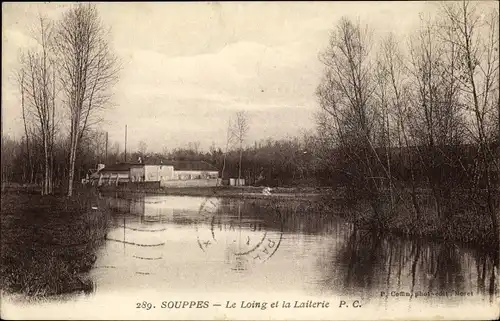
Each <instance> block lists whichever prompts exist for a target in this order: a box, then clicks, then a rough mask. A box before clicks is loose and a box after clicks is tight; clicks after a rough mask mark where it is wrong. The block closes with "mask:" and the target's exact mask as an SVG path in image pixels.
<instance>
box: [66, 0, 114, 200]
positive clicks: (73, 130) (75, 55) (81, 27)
mask: <svg viewBox="0 0 500 321" xmlns="http://www.w3.org/2000/svg"><path fill="white" fill-rule="evenodd" d="M56 43H57V53H58V62H59V69H60V83H61V90H62V93H63V96H64V99H63V100H64V104H65V105H66V106H67V108H68V110H69V117H70V119H69V120H70V157H69V175H68V176H69V182H68V183H69V184H68V196H71V195H72V192H73V179H74V172H75V161H76V157H77V150H78V144H79V141H80V139H81V137H82V135H83V133H84V132H85V130H86V129H87V128H88V127H90V126H92V125H93V124H94V123H95V121H97V120H98V119H97V116H98V111H99V109H101V108H104V107H106V104H107V103H108V101H109V99H110V88H111V86H112V85H113V84H114V83H115V82H116V81H117V74H118V70H119V66H118V61H117V58H116V56H115V55H114V54H113V52H112V49H111V47H110V45H109V43H108V40H107V32H106V30H105V28H104V25H103V23H102V22H101V20H100V17H99V15H98V12H97V9H96V7H95V5H93V4H77V5H75V6H74V7H72V8H71V9H69V10H68V11H67V12H66V13H65V14H64V16H63V18H62V20H61V22H60V23H59V25H58V28H57V34H56Z"/></svg>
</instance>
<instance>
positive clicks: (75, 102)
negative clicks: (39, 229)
mask: <svg viewBox="0 0 500 321" xmlns="http://www.w3.org/2000/svg"><path fill="white" fill-rule="evenodd" d="M32 38H33V40H34V45H32V46H30V47H29V48H25V49H23V50H22V52H21V54H20V55H19V69H18V70H17V71H16V73H15V77H14V78H15V82H16V84H17V85H18V88H19V92H20V98H21V99H20V101H21V102H20V105H21V106H20V108H21V112H22V119H23V127H24V128H23V129H24V135H23V138H22V141H21V142H18V143H17V144H16V143H15V142H12V140H11V139H9V138H8V137H3V136H2V173H3V176H2V180H3V181H5V180H8V179H9V178H12V177H9V175H10V176H12V175H14V173H16V174H19V172H16V171H17V170H18V169H16V168H14V167H15V166H16V165H17V164H15V163H11V162H9V160H11V159H13V158H14V159H16V160H17V161H22V164H23V165H22V166H21V167H22V169H21V173H22V181H23V182H30V183H39V184H40V185H41V187H42V188H41V193H42V194H51V193H53V191H54V186H55V180H56V181H57V180H58V178H61V177H65V178H66V179H67V181H66V183H65V184H63V185H64V186H65V188H66V189H67V195H68V196H71V195H72V191H73V181H74V176H75V175H74V174H75V168H77V167H76V164H77V161H78V158H82V157H83V156H84V155H81V151H82V150H84V149H85V148H84V146H83V145H84V144H85V143H88V142H90V141H91V137H88V136H90V134H91V133H90V131H89V129H90V128H92V127H93V125H95V124H96V123H98V122H99V120H100V119H99V111H100V110H101V109H102V108H105V107H107V105H108V104H109V99H110V96H111V95H110V93H111V91H110V90H111V88H112V86H113V85H114V84H115V83H116V81H117V79H118V72H119V69H120V66H119V62H118V59H117V57H116V56H115V54H114V53H113V52H112V49H111V47H110V45H109V39H108V32H107V29H106V27H105V26H104V24H103V23H102V21H101V19H100V17H99V14H98V12H97V9H96V7H95V5H93V4H76V5H73V6H72V7H70V8H69V9H67V10H66V11H65V12H64V13H63V14H62V16H61V17H60V19H57V20H51V19H48V18H47V17H44V16H42V15H40V16H39V19H38V21H37V23H36V26H35V28H34V29H33V31H32ZM86 136H87V137H86ZM3 143H5V144H7V145H6V146H5V147H4V144H3ZM7 148H10V149H13V151H14V153H13V154H8V155H4V154H5V152H6V150H7ZM66 151H67V152H66ZM21 155H22V156H21ZM4 160H5V161H6V163H4ZM80 161H82V160H80ZM61 163H64V165H63V164H61ZM17 166H19V165H17ZM17 179H18V180H19V177H17ZM57 183H58V185H61V184H62V182H57Z"/></svg>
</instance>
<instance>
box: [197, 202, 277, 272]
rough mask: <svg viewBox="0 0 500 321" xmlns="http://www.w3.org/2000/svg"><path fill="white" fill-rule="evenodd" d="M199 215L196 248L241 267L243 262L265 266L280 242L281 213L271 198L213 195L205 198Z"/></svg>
mask: <svg viewBox="0 0 500 321" xmlns="http://www.w3.org/2000/svg"><path fill="white" fill-rule="evenodd" d="M198 214H199V215H198V218H199V219H198V223H197V224H196V230H197V233H196V237H197V243H198V246H199V248H200V249H201V250H202V251H203V252H205V253H209V254H216V253H218V252H220V251H223V252H224V253H225V255H226V258H227V257H230V258H232V259H234V261H236V264H237V266H240V267H241V266H242V265H244V263H245V262H255V263H263V262H266V261H267V260H269V259H270V258H271V257H272V256H273V255H274V254H275V253H276V251H277V250H278V248H279V247H280V244H281V241H282V239H283V217H282V211H281V209H280V208H279V206H278V205H277V204H276V203H275V202H274V201H273V199H270V198H265V199H245V198H244V197H243V196H242V197H238V198H234V197H231V198H225V197H217V194H216V193H214V195H212V196H210V197H206V198H205V200H204V201H203V203H202V204H201V205H200V209H199V213H198ZM237 269H240V268H237Z"/></svg>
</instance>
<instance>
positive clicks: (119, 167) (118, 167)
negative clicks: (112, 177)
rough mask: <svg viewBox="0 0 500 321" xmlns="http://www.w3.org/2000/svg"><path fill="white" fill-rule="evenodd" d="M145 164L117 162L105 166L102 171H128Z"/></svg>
mask: <svg viewBox="0 0 500 321" xmlns="http://www.w3.org/2000/svg"><path fill="white" fill-rule="evenodd" d="M141 166H144V164H138V163H117V164H111V165H107V166H105V167H104V168H103V169H101V170H100V172H128V171H129V170H130V168H132V167H141Z"/></svg>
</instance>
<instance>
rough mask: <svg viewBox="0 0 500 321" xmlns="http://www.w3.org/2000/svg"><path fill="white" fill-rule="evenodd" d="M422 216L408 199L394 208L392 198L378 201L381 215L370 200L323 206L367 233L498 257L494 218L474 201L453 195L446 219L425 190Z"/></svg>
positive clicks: (395, 204)
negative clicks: (432, 242) (436, 242)
mask: <svg viewBox="0 0 500 321" xmlns="http://www.w3.org/2000/svg"><path fill="white" fill-rule="evenodd" d="M418 197H419V200H420V210H421V214H420V216H417V215H416V213H415V212H414V211H413V210H412V208H411V205H410V202H409V201H408V200H397V201H395V202H394V203H393V204H392V206H391V202H390V200H389V197H387V196H386V197H383V196H382V199H379V200H378V204H379V210H378V215H377V214H376V213H375V211H374V209H373V207H372V206H370V204H368V202H367V201H363V200H361V199H357V200H356V201H355V202H348V201H346V200H341V201H339V200H337V201H334V202H332V201H329V200H325V199H324V198H323V201H324V206H325V207H327V208H330V209H333V208H335V212H336V213H340V215H341V216H343V217H344V218H345V219H346V220H348V221H350V222H352V223H354V224H355V225H356V226H357V227H359V228H361V229H366V230H377V231H379V232H381V233H388V234H394V235H399V236H404V237H410V238H424V239H429V240H430V239H433V240H441V241H449V242H456V243H462V244H467V245H470V246H473V247H475V248H479V249H481V250H483V251H486V252H491V253H495V254H498V253H497V252H498V241H497V240H498V239H497V237H498V236H497V235H496V234H495V233H494V231H493V225H492V222H491V217H490V216H489V215H488V214H487V212H486V210H483V211H478V209H477V207H475V206H474V204H472V202H467V201H464V198H460V197H459V196H454V197H452V198H451V199H450V200H449V203H450V204H449V206H450V208H451V209H450V211H449V212H448V214H447V215H446V216H445V217H444V216H443V214H441V216H440V215H439V214H438V212H437V211H436V209H435V207H434V206H433V205H432V201H431V200H430V199H431V197H430V195H429V194H428V193H426V192H425V191H421V193H420V194H419V195H418Z"/></svg>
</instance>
